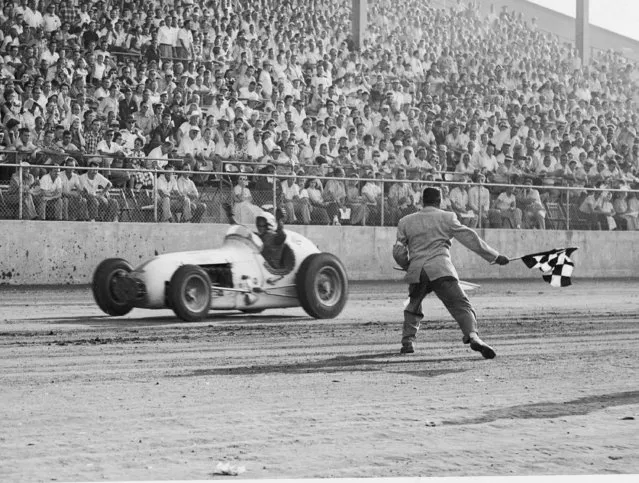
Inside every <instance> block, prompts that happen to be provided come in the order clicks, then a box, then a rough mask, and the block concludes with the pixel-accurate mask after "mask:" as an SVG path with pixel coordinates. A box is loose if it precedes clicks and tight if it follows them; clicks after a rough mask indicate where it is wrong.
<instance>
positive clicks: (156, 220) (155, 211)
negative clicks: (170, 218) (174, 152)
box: [153, 168, 158, 223]
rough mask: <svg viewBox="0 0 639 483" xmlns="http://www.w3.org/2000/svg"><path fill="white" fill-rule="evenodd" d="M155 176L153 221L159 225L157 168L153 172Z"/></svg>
mask: <svg viewBox="0 0 639 483" xmlns="http://www.w3.org/2000/svg"><path fill="white" fill-rule="evenodd" d="M153 176H154V177H155V182H154V183H153V221H154V222H155V223H157V222H158V170H157V168H155V169H154V170H153Z"/></svg>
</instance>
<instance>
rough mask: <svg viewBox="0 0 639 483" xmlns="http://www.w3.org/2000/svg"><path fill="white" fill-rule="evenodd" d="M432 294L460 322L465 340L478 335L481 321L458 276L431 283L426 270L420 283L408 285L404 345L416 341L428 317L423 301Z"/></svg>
mask: <svg viewBox="0 0 639 483" xmlns="http://www.w3.org/2000/svg"><path fill="white" fill-rule="evenodd" d="M430 292H435V295H437V297H438V298H439V300H441V301H442V303H443V304H444V305H445V306H446V308H447V309H448V312H450V315H452V316H453V318H454V319H455V320H456V321H457V323H458V324H459V328H460V329H461V331H462V333H463V334H464V340H467V339H468V336H469V335H470V333H471V332H477V318H476V315H475V310H474V309H473V307H472V305H471V304H470V300H468V297H467V296H466V294H465V293H464V291H463V290H462V288H461V287H460V286H459V281H458V280H457V279H456V278H454V277H440V278H437V279H435V280H429V278H428V275H426V272H425V271H424V270H422V273H421V274H420V277H419V282H418V283H411V284H410V285H409V286H408V296H409V301H408V304H407V305H406V307H405V308H404V328H403V331H402V344H405V343H407V342H413V341H414V340H415V337H416V335H417V331H418V330H419V326H420V323H421V321H422V319H423V318H424V314H423V313H422V301H423V300H424V297H426V295H428V294H429V293H430Z"/></svg>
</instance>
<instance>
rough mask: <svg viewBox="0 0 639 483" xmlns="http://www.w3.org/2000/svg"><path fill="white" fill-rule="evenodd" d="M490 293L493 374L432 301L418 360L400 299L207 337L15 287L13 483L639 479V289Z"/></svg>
mask: <svg viewBox="0 0 639 483" xmlns="http://www.w3.org/2000/svg"><path fill="white" fill-rule="evenodd" d="M480 283H482V287H481V289H479V290H477V291H473V292H470V293H469V295H470V296H471V300H472V302H473V303H474V305H475V308H476V310H477V312H478V314H479V317H480V329H481V335H482V337H483V338H484V339H485V340H486V341H487V342H489V343H490V344H491V345H493V347H495V349H496V350H497V358H496V359H494V360H491V361H488V360H483V359H482V358H481V356H480V355H479V354H478V353H474V352H472V351H471V350H469V349H468V346H465V345H463V344H462V343H461V333H460V331H459V329H458V328H457V326H456V324H455V323H454V321H452V319H451V318H450V317H449V315H448V314H447V313H446V312H445V309H444V308H443V307H442V305H441V303H440V302H439V301H438V300H437V299H436V298H434V297H432V296H429V297H428V298H427V301H426V302H425V303H424V312H425V313H426V314H427V315H426V319H427V320H428V322H427V323H426V324H425V325H423V326H422V327H423V328H422V331H420V333H419V335H418V346H417V352H416V353H415V354H413V355H407V356H400V355H399V354H398V349H399V339H400V333H401V323H400V320H401V311H402V302H403V300H404V299H405V292H406V286H405V285H403V284H400V283H361V284H353V285H352V286H351V294H350V299H349V302H348V304H347V306H346V309H345V311H344V312H343V313H342V315H341V316H340V317H338V318H337V319H334V320H312V319H310V318H309V317H307V316H306V315H305V313H304V312H303V311H302V310H301V309H284V310H272V311H267V312H264V313H263V314H261V315H254V316H244V315H239V314H236V313H230V312H229V313H212V314H211V316H210V318H209V319H208V320H207V321H206V322H202V323H184V322H179V321H178V320H177V319H176V318H175V317H174V316H173V315H172V313H171V312H169V311H142V310H134V311H133V312H132V313H131V314H129V316H127V317H126V318H111V317H106V316H104V315H102V314H101V312H100V311H99V309H98V308H97V307H96V306H95V304H94V303H93V299H92V296H91V294H90V291H89V290H88V289H87V288H86V287H82V288H71V287H62V288H57V289H41V288H28V289H21V288H7V287H1V288H0V417H1V421H2V423H1V430H0V455H2V462H0V481H12V482H19V481H54V480H57V481H78V480H82V481H87V480H91V481H100V480H156V479H158V480H160V479H161V480H166V479H208V478H213V477H214V476H213V472H214V470H215V466H216V464H217V462H219V461H222V462H230V463H232V464H233V465H241V466H244V467H245V468H246V472H245V473H244V474H242V475H241V478H284V477H286V478H300V477H393V476H468V475H475V476H477V475H531V474H533V475H544V474H584V473H587V474H607V473H639V437H638V436H637V435H638V434H639V384H638V382H639V357H638V356H639V323H638V322H637V315H636V314H637V312H638V309H639V290H638V288H639V284H637V283H635V282H628V281H608V282H601V283H598V284H596V283H593V282H589V281H576V282H575V285H573V286H572V287H568V288H565V289H553V288H551V287H549V286H547V285H546V284H544V283H543V281H541V280H540V279H534V278H532V277H531V280H530V281H526V282H487V281H485V282H480ZM225 478H228V477H225Z"/></svg>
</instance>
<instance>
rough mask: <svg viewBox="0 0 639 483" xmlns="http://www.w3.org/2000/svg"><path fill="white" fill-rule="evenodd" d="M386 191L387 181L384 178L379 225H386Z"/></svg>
mask: <svg viewBox="0 0 639 483" xmlns="http://www.w3.org/2000/svg"><path fill="white" fill-rule="evenodd" d="M385 191H386V181H385V180H383V179H382V199H381V200H380V201H381V202H380V204H379V210H380V214H379V220H380V221H379V226H384V192H385Z"/></svg>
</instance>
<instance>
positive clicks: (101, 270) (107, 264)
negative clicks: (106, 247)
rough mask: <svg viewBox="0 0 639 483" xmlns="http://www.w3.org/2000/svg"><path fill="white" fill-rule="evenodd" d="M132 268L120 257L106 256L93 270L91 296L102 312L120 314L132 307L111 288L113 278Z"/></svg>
mask: <svg viewBox="0 0 639 483" xmlns="http://www.w3.org/2000/svg"><path fill="white" fill-rule="evenodd" d="M132 270H133V267H131V264H130V263H129V262H127V261H126V260H123V259H122V258H107V259H106V260H104V261H102V262H101V263H100V264H99V265H98V266H97V268H96V269H95V272H93V281H92V284H91V288H92V290H93V298H94V299H95V302H96V303H97V304H98V307H100V309H102V311H103V312H104V313H106V314H108V315H113V316H121V315H126V314H128V313H129V312H131V310H132V309H133V306H132V305H131V304H130V303H129V302H128V301H126V300H122V299H121V298H120V297H118V296H117V294H116V293H115V292H114V290H113V281H114V280H115V278H116V277H121V276H123V275H125V274H128V273H130V272H131V271H132Z"/></svg>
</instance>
